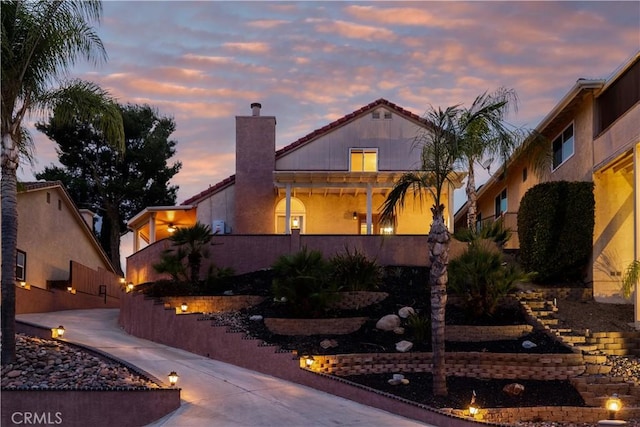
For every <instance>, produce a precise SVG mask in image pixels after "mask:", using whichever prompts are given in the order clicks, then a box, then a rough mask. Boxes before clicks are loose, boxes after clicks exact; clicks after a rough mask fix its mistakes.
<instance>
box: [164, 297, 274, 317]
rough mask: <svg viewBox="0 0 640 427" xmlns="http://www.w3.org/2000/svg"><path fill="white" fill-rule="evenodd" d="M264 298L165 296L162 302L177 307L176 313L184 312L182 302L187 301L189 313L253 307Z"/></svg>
mask: <svg viewBox="0 0 640 427" xmlns="http://www.w3.org/2000/svg"><path fill="white" fill-rule="evenodd" d="M264 298H265V297H261V296H256V295H228V296H227V295H225V296H184V297H163V298H162V302H163V303H164V304H165V307H167V308H175V309H176V313H181V312H182V310H181V309H180V305H182V303H187V306H188V308H187V312H188V313H222V312H226V311H238V310H242V309H244V308H249V307H253V306H254V305H258V304H260V303H261V302H262V301H264Z"/></svg>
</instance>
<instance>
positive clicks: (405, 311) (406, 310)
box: [398, 307, 416, 319]
mask: <svg viewBox="0 0 640 427" xmlns="http://www.w3.org/2000/svg"><path fill="white" fill-rule="evenodd" d="M413 314H416V311H415V310H414V309H413V307H402V308H401V309H400V310H398V316H400V317H402V318H403V319H406V318H407V317H409V316H411V315H413Z"/></svg>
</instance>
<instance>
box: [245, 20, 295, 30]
mask: <svg viewBox="0 0 640 427" xmlns="http://www.w3.org/2000/svg"><path fill="white" fill-rule="evenodd" d="M288 22H289V21H285V20H283V19H259V20H256V21H251V22H248V23H247V25H248V26H250V27H255V28H263V29H272V28H276V27H279V26H281V25H285V24H287V23H288Z"/></svg>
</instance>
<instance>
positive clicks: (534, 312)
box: [517, 291, 640, 407]
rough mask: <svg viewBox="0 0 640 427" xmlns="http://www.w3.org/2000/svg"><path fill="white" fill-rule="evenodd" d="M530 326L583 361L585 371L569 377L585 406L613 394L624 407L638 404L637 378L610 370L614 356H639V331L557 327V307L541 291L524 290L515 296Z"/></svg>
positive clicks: (639, 389)
mask: <svg viewBox="0 0 640 427" xmlns="http://www.w3.org/2000/svg"><path fill="white" fill-rule="evenodd" d="M517 298H518V300H519V301H520V304H521V305H522V307H523V309H524V310H525V313H526V315H527V316H528V317H529V320H530V321H531V322H532V324H533V325H534V327H535V326H536V325H537V326H538V327H539V328H542V329H545V330H547V331H548V333H549V334H552V335H554V336H556V337H557V339H558V340H560V341H561V342H563V343H564V344H566V345H567V346H568V347H570V348H571V349H572V351H574V352H576V353H581V354H582V355H583V357H584V361H585V366H586V369H585V372H584V373H583V374H581V375H579V376H577V377H574V378H572V379H571V384H572V385H573V386H574V387H575V388H576V390H577V391H578V392H579V393H580V395H581V396H582V398H583V399H584V401H585V403H586V404H587V405H588V406H594V407H603V406H604V404H605V402H606V400H607V399H608V398H609V397H610V396H611V395H612V394H614V393H615V394H617V395H618V397H619V398H620V399H622V401H623V402H624V404H625V406H640V386H639V385H638V383H637V381H635V380H632V379H630V378H628V377H626V376H624V375H623V376H620V373H619V372H618V373H617V375H614V374H613V373H612V369H613V367H614V363H615V357H616V356H619V357H628V358H631V359H635V358H636V357H637V356H640V332H591V331H589V330H588V329H587V330H573V329H570V328H566V327H562V326H558V323H559V322H558V318H557V316H556V313H557V312H558V307H557V306H556V304H555V301H554V300H551V301H550V300H548V299H547V298H545V294H544V293H543V292H536V291H526V292H521V293H519V294H518V295H517Z"/></svg>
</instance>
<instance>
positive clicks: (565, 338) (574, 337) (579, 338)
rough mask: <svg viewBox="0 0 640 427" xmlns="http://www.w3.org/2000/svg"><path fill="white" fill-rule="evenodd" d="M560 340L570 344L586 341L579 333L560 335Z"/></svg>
mask: <svg viewBox="0 0 640 427" xmlns="http://www.w3.org/2000/svg"><path fill="white" fill-rule="evenodd" d="M560 340H562V341H564V342H570V343H572V344H583V343H586V338H585V337H582V336H579V335H560Z"/></svg>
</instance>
